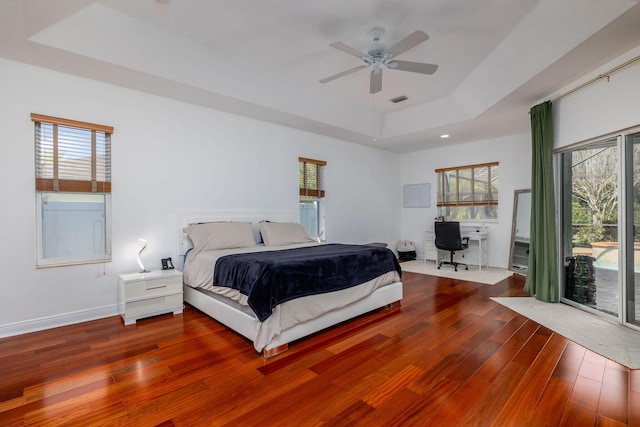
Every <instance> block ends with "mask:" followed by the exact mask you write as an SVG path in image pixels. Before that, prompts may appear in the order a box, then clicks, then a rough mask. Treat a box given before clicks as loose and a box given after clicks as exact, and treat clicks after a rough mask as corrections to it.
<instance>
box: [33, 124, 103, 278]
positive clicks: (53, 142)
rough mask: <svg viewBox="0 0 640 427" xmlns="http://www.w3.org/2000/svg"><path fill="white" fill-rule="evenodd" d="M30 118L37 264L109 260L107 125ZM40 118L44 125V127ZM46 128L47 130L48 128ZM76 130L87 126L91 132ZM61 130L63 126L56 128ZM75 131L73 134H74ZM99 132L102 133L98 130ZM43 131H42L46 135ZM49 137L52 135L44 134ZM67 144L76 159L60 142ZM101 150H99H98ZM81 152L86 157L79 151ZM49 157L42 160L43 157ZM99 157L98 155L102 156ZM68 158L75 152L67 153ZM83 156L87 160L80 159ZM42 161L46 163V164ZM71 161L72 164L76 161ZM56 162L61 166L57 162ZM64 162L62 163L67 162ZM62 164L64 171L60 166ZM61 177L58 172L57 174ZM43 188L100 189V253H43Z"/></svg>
mask: <svg viewBox="0 0 640 427" xmlns="http://www.w3.org/2000/svg"><path fill="white" fill-rule="evenodd" d="M31 120H32V121H33V122H34V131H35V132H34V133H35V134H34V143H35V153H34V158H35V163H36V164H35V198H36V203H35V205H36V268H48V267H57V266H66V265H78V264H93V263H103V262H110V261H111V135H112V134H113V128H112V127H111V126H105V125H98V124H93V123H88V122H81V121H76V120H70V119H64V118H59V117H52V116H45V115H42V114H34V113H32V114H31ZM43 124H44V125H46V126H48V127H47V128H44V129H43ZM48 130H50V131H51V134H48V133H47V131H48ZM78 130H80V131H90V137H89V138H86V134H83V132H80V133H77V132H78ZM59 131H61V132H59ZM74 133H76V134H77V135H78V137H77V139H76V138H74V137H73V134H74ZM98 133H102V134H104V135H100V137H98V136H97V134H98ZM45 135H46V136H45ZM48 138H50V139H48ZM65 143H67V146H66V147H67V149H68V150H74V149H78V150H80V151H79V154H77V155H78V156H80V157H77V158H76V159H79V161H75V162H74V161H73V160H71V161H70V160H69V158H67V159H65V158H64V154H62V153H60V151H62V150H59V147H60V145H64V144H65ZM98 153H100V154H98ZM83 155H84V157H82V156H83ZM48 156H50V157H49V160H48V161H46V160H45V161H44V162H43V158H47V157H48ZM100 157H101V158H100ZM70 158H73V157H72V156H70ZM83 159H86V160H83ZM45 163H48V164H49V167H46V166H44V164H45ZM74 163H75V164H74ZM60 165H62V166H63V167H62V168H60ZM65 166H66V167H65ZM60 169H62V173H61V171H60ZM61 177H62V178H61ZM47 194H59V195H65V194H67V195H77V196H79V198H80V199H81V198H82V195H83V194H84V195H90V194H92V195H101V196H103V200H104V203H103V204H102V205H101V207H103V208H104V253H102V251H99V253H92V254H80V255H78V256H75V255H74V256H64V257H63V256H50V257H47V258H45V256H44V249H43V246H44V244H45V239H46V236H44V224H43V220H44V218H43V200H45V198H44V197H45V195H47Z"/></svg>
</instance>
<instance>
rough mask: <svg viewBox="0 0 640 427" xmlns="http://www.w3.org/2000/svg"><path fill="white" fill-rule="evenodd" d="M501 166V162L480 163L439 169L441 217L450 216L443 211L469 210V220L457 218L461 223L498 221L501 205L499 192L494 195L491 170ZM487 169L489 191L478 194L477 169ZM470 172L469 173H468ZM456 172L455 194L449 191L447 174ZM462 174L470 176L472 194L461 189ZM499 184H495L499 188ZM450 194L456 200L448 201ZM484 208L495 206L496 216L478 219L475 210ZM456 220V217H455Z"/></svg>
mask: <svg viewBox="0 0 640 427" xmlns="http://www.w3.org/2000/svg"><path fill="white" fill-rule="evenodd" d="M498 166H499V162H488V163H478V164H473V165H464V166H455V167H447V168H438V169H436V170H435V172H436V182H437V190H436V191H437V202H436V208H437V210H438V215H439V216H447V217H448V216H450V215H444V214H443V213H444V212H443V211H447V213H449V212H448V211H450V210H451V209H458V208H468V209H469V218H456V219H459V220H460V221H475V222H477V221H495V220H497V219H498V209H497V206H498V205H499V194H500V192H499V191H496V192H495V195H494V194H493V191H492V187H493V186H494V185H493V184H492V182H493V180H494V178H492V176H491V170H492V168H493V167H495V168H496V172H497V168H498ZM481 168H486V169H487V181H486V184H487V189H486V192H476V190H477V188H476V185H475V179H476V172H475V171H476V169H481ZM466 171H468V172H466ZM451 172H455V174H456V180H455V185H456V189H455V191H454V192H452V191H447V188H446V183H447V173H451ZM461 173H465V174H467V175H468V176H469V180H470V183H469V188H470V192H463V191H461V188H460V181H461ZM499 177H500V175H499V173H496V177H495V179H497V180H499ZM497 185H498V183H496V184H495V186H496V187H497ZM450 194H454V195H455V197H454V200H453V201H451V200H447V198H448V197H449V195H450ZM478 194H485V195H486V197H481V198H480V197H477V195H478ZM483 206H489V207H490V206H495V207H496V208H495V209H494V210H493V212H495V216H490V217H485V218H478V217H477V212H476V210H475V208H477V207H483ZM453 218H455V217H453Z"/></svg>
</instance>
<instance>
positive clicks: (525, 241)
mask: <svg viewBox="0 0 640 427" xmlns="http://www.w3.org/2000/svg"><path fill="white" fill-rule="evenodd" d="M530 226H531V190H516V191H515V196H514V202H513V223H512V226H511V227H512V228H511V250H510V251H509V270H511V271H515V272H516V273H520V274H527V268H528V266H529V238H530Z"/></svg>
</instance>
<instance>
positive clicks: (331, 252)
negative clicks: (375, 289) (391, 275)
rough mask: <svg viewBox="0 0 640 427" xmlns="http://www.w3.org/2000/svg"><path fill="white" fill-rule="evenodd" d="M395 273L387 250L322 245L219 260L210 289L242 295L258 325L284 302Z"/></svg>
mask: <svg viewBox="0 0 640 427" xmlns="http://www.w3.org/2000/svg"><path fill="white" fill-rule="evenodd" d="M393 270H395V271H397V272H398V273H399V274H402V270H401V269H400V264H399V263H398V260H397V259H396V257H395V255H394V254H393V252H391V251H390V250H389V249H387V248H380V247H373V246H365V245H344V244H326V245H318V246H309V247H302V248H294V249H283V250H277V251H266V252H251V253H243V254H236V255H227V256H223V257H221V258H219V259H218V260H217V261H216V266H215V270H214V275H213V276H214V277H213V283H214V284H215V285H216V286H226V287H230V288H233V289H237V290H238V291H240V292H241V293H242V294H244V295H246V296H247V303H248V304H249V307H251V309H252V310H253V311H254V313H255V314H256V316H257V317H258V319H259V320H260V321H261V322H262V321H264V320H265V319H267V318H268V317H269V316H270V315H271V310H272V309H273V308H274V307H275V306H277V305H278V304H281V303H283V302H285V301H289V300H291V299H294V298H299V297H303V296H307V295H316V294H321V293H325V292H332V291H337V290H341V289H346V288H349V287H352V286H355V285H359V284H361V283H364V282H367V281H369V280H371V279H374V278H376V277H378V276H380V275H382V274H384V273H387V272H389V271H393Z"/></svg>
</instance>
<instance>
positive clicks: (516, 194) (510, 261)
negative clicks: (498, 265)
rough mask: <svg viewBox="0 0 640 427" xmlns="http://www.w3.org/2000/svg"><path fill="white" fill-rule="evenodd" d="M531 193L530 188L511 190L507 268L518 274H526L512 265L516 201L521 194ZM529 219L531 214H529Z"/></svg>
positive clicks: (523, 270)
mask: <svg viewBox="0 0 640 427" xmlns="http://www.w3.org/2000/svg"><path fill="white" fill-rule="evenodd" d="M525 193H531V189H530V188H527V189H523V190H515V191H514V192H513V218H512V220H511V247H510V248H509V264H508V269H509V270H510V271H513V272H515V273H518V274H522V275H525V276H526V275H527V270H526V269H522V268H514V267H513V252H514V248H515V246H516V219H517V218H518V201H519V197H520V195H521V194H525ZM529 221H531V214H529Z"/></svg>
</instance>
